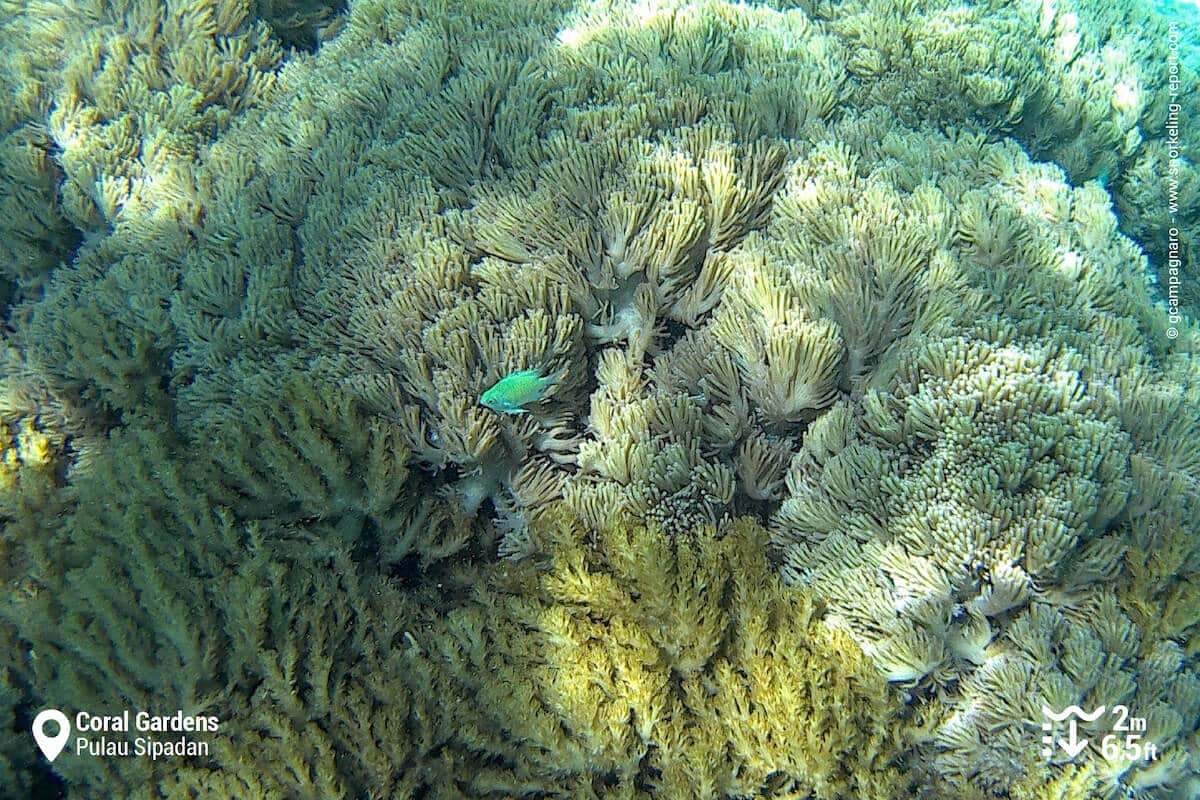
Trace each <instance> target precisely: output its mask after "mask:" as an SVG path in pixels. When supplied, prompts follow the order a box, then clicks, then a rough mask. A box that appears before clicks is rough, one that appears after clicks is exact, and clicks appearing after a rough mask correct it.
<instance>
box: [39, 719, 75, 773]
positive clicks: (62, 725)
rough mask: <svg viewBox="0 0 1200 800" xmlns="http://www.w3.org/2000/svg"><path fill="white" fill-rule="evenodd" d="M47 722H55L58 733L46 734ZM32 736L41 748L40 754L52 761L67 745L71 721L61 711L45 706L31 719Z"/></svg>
mask: <svg viewBox="0 0 1200 800" xmlns="http://www.w3.org/2000/svg"><path fill="white" fill-rule="evenodd" d="M47 722H57V723H58V733H56V734H54V735H53V736H49V735H47V733H46V723H47ZM33 738H34V739H35V740H36V741H37V746H38V747H40V748H41V750H42V755H44V756H45V757H46V760H47V761H51V762H52V761H54V759H56V758H58V754H59V753H61V752H62V751H63V748H64V747H66V746H67V739H69V738H71V721H70V720H68V719H67V715H66V714H64V713H62V712H61V711H58V710H57V709H53V708H47V709H46V710H44V711H42V712H41V713H40V714H38V715H37V717H35V718H34V720H33Z"/></svg>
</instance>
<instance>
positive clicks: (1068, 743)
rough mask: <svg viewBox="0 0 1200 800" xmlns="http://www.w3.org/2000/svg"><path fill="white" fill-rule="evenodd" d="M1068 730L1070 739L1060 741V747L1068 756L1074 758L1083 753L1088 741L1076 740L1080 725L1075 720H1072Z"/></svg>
mask: <svg viewBox="0 0 1200 800" xmlns="http://www.w3.org/2000/svg"><path fill="white" fill-rule="evenodd" d="M1068 730H1069V731H1070V734H1069V737H1068V738H1067V739H1059V740H1058V746H1059V747H1061V748H1062V749H1063V751H1064V752H1065V753H1066V754H1067V755H1068V756H1070V757H1071V758H1074V757H1075V756H1077V755H1079V754H1080V753H1081V752H1083V748H1085V747H1087V743H1088V740H1087V739H1078V738H1076V737H1077V735H1078V734H1079V723H1078V722H1076V721H1075V720H1071V722H1070V727H1069V728H1068Z"/></svg>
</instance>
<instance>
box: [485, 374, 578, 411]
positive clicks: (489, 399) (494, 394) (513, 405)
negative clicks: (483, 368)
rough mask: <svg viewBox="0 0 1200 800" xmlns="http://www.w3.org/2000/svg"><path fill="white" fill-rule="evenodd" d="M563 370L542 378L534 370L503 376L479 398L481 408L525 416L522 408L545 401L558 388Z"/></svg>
mask: <svg viewBox="0 0 1200 800" xmlns="http://www.w3.org/2000/svg"><path fill="white" fill-rule="evenodd" d="M565 372H566V370H565V369H560V370H559V371H558V372H555V373H554V374H553V375H545V376H543V375H542V374H541V373H540V372H538V371H537V370H536V369H523V370H521V371H520V372H513V373H510V374H508V375H505V376H504V377H503V378H501V379H500V380H499V381H497V382H496V385H495V386H493V387H492V388H490V389H488V390H487V391H486V392H484V393H483V395H482V396H480V398H479V404H480V405H481V406H487V407H488V408H490V409H491V410H492V411H499V412H501V413H503V414H526V413H528V412H527V411H526V410H525V408H524V406H526V405H528V404H530V403H537V402H539V401H541V400H545V399H546V398H547V397H549V396H550V394H551V393H552V392H553V391H554V389H555V388H556V387H557V386H558V382H559V380H561V379H562V376H563V374H564V373H565Z"/></svg>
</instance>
